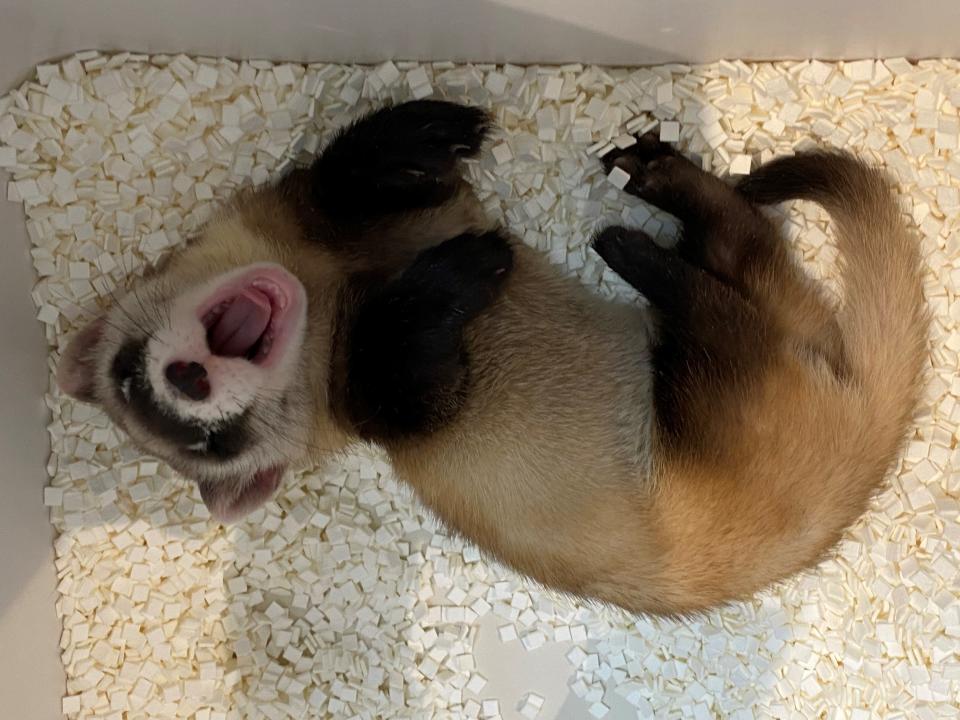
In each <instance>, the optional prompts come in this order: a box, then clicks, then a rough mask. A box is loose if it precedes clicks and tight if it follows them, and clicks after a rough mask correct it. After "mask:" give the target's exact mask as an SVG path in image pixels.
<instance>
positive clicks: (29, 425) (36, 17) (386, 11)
mask: <svg viewBox="0 0 960 720" xmlns="http://www.w3.org/2000/svg"><path fill="white" fill-rule="evenodd" d="M917 6H921V7H922V8H923V9H922V11H921V10H919V9H917ZM89 48H99V49H130V50H140V51H148V52H161V51H163V52H191V53H201V54H208V55H231V56H234V57H269V58H284V59H291V60H356V61H367V62H370V61H377V60H382V59H385V58H407V59H453V60H487V61H490V60H508V59H509V60H511V61H513V62H562V61H573V60H582V61H589V62H604V63H612V64H629V65H636V64H647V63H654V62H665V61H670V60H687V61H702V60H712V59H718V58H721V57H745V58H757V59H769V58H794V57H807V56H818V57H823V58H839V57H864V56H877V55H881V56H896V55H906V56H911V57H932V56H960V0H921V2H920V3H917V4H916V5H914V6H913V7H909V8H908V7H907V4H906V3H903V2H901V1H897V0H876V1H874V2H871V1H870V0H776V1H775V2H774V1H770V0H768V1H766V2H764V0H759V1H757V0H753V1H748V0H699V1H698V0H646V1H644V0H592V1H591V2H585V1H584V0H499V1H492V0H156V1H155V2H152V3H151V2H146V0H0V92H3V91H5V90H6V89H7V88H9V87H10V86H12V85H13V84H14V83H16V82H18V81H19V80H21V79H24V78H25V77H26V75H27V73H28V72H29V70H30V68H31V67H32V66H33V65H34V64H35V63H37V62H40V61H42V60H47V59H49V58H53V57H58V56H62V55H65V54H68V53H71V52H73V51H76V50H81V49H89ZM3 180H4V178H2V177H0V189H2V188H4V187H5V183H4V182H3ZM4 194H5V193H4ZM26 251H27V241H26V237H25V234H24V231H23V223H22V219H21V214H20V209H19V208H18V207H16V206H14V205H13V204H7V203H5V202H3V201H0V308H2V312H0V340H2V346H0V467H2V475H0V490H2V493H3V494H2V496H0V649H2V652H0V715H2V716H3V717H8V718H17V719H18V720H52V719H53V718H55V717H58V716H59V711H58V710H59V696H60V691H61V688H62V682H63V681H62V673H61V671H60V668H59V664H58V657H57V641H58V637H59V628H58V626H57V624H56V621H55V620H56V619H55V616H54V610H53V605H54V601H55V591H54V583H55V578H54V575H53V569H52V565H51V558H52V553H51V549H50V537H51V533H50V529H49V527H48V525H47V520H46V513H45V511H44V509H43V507H42V506H41V497H42V495H41V488H42V486H43V485H44V483H45V472H44V462H45V459H46V457H45V453H46V438H45V434H44V432H43V424H44V420H43V418H44V413H43V407H42V403H41V396H42V392H43V390H44V388H45V384H46V368H45V362H46V352H45V347H44V343H43V338H42V335H41V333H40V329H39V326H38V324H37V323H36V321H35V320H34V319H33V315H34V310H33V308H32V305H31V302H30V297H29V289H30V285H31V283H32V277H33V276H32V271H31V269H30V266H29V263H28V256H27V252H26Z"/></svg>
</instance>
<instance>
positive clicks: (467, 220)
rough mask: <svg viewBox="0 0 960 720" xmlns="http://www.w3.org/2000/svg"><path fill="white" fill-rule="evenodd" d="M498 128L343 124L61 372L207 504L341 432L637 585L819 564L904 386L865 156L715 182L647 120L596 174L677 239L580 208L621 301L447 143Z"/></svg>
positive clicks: (617, 598)
mask: <svg viewBox="0 0 960 720" xmlns="http://www.w3.org/2000/svg"><path fill="white" fill-rule="evenodd" d="M489 127H490V126H489V120H488V118H487V116H486V115H485V114H484V113H483V112H482V111H480V110H478V109H474V108H468V107H463V106H458V105H454V104H451V103H446V102H438V101H416V102H410V103H405V104H401V105H397V106H395V107H391V108H384V109H382V110H379V111H377V112H374V113H372V114H371V115H368V116H367V117H365V118H363V119H361V120H359V121H357V122H356V123H354V124H353V125H351V126H350V127H348V128H346V129H345V130H344V131H342V132H341V133H340V134H339V135H338V136H337V137H335V138H334V139H333V140H332V142H331V143H330V144H329V145H328V147H327V148H326V149H325V150H324V151H323V152H322V153H321V154H320V156H319V157H318V158H317V160H316V161H315V162H314V163H313V165H312V166H310V167H309V168H305V169H299V170H296V171H294V172H292V173H290V174H289V175H287V176H286V177H285V178H283V179H282V180H280V181H279V182H278V183H277V184H275V185H274V186H271V187H268V188H265V189H260V190H255V191H248V192H245V193H242V194H241V195H240V196H239V197H238V198H237V199H236V200H235V201H234V202H233V203H232V204H231V205H230V206H228V207H226V208H224V209H223V210H222V211H221V212H220V213H219V214H218V215H217V216H216V217H214V218H213V219H212V220H211V221H210V222H209V224H208V225H207V227H206V228H205V229H204V230H203V231H202V233H201V234H200V235H199V236H198V237H196V238H195V239H194V240H192V241H191V242H190V243H189V244H188V245H187V246H186V247H185V248H184V249H182V250H180V251H178V252H176V253H175V254H174V255H173V256H171V257H170V258H169V260H168V262H167V263H166V264H165V265H164V267H163V268H161V269H159V270H158V271H157V272H156V273H155V274H154V275H152V276H151V277H150V278H148V279H145V280H143V281H142V282H141V283H139V284H138V285H137V286H136V287H135V289H134V292H133V293H131V294H130V295H129V296H128V297H126V298H124V299H122V300H121V301H120V302H119V303H118V304H117V305H116V306H115V307H113V308H111V309H110V310H109V311H108V312H107V313H106V314H105V315H104V316H103V317H101V318H100V319H98V320H95V321H94V322H93V323H92V324H91V325H90V326H88V327H87V328H86V329H84V330H83V331H81V332H80V333H79V334H78V335H77V336H76V337H75V339H74V340H73V341H72V342H71V344H70V345H69V346H68V348H67V350H66V351H65V353H64V355H63V358H62V359H61V363H60V367H59V375H58V378H59V382H60V385H61V387H62V389H63V390H64V391H66V392H68V393H70V394H71V395H73V396H75V397H77V398H79V399H82V400H86V401H89V402H95V403H98V404H100V405H101V406H103V408H104V409H105V410H106V412H107V413H108V414H109V415H110V417H111V418H112V419H113V420H114V421H115V422H116V423H117V424H118V425H119V426H120V427H122V428H123V429H124V430H125V431H126V432H128V433H129V434H130V436H131V437H132V438H133V439H134V440H135V441H136V442H137V443H138V444H139V445H140V446H141V447H142V448H143V449H144V450H146V451H148V452H151V453H153V454H155V455H157V456H158V457H160V458H163V459H164V460H166V461H167V462H169V463H170V464H171V465H172V466H173V467H174V468H175V469H177V470H178V471H179V472H180V473H182V474H183V475H184V476H185V477H187V478H190V479H192V480H195V481H196V482H197V483H198V484H199V487H200V491H201V494H202V497H203V499H204V502H205V503H206V504H207V505H208V507H209V508H210V510H211V512H212V513H213V514H214V515H215V516H216V517H218V518H220V519H222V520H225V521H227V520H232V519H236V518H238V517H241V516H243V515H244V514H246V513H247V512H249V511H250V510H251V509H253V508H255V507H257V506H259V505H260V504H262V503H263V502H265V501H267V500H268V499H269V498H270V497H271V496H272V495H273V493H274V491H275V490H276V488H277V487H278V485H279V483H280V482H281V481H282V478H283V475H284V473H285V471H286V469H287V468H290V467H296V466H300V465H304V464H307V463H310V462H314V461H319V460H323V459H326V458H329V457H331V456H332V455H334V454H335V453H337V452H338V451H340V450H342V449H344V448H345V447H347V446H348V445H349V444H350V443H351V442H354V441H356V440H358V439H360V440H365V441H370V442H373V443H377V444H379V445H381V446H382V447H383V448H385V449H386V451H387V452H388V453H389V455H390V458H391V460H392V462H393V464H394V467H395V469H396V472H397V475H398V476H399V477H400V478H401V479H402V480H404V481H405V482H407V483H408V484H409V485H410V486H411V487H412V488H413V489H414V490H415V492H416V494H417V495H418V497H419V498H420V500H422V501H423V502H424V503H425V504H426V505H427V506H428V507H429V508H431V509H432V510H433V511H434V512H435V513H436V515H437V516H438V517H439V518H440V519H441V520H442V521H443V522H444V523H445V524H446V525H447V526H448V527H449V529H450V530H451V531H453V532H456V533H459V534H461V535H463V536H465V537H466V538H468V539H470V540H471V541H473V542H474V543H476V544H477V545H478V546H479V547H480V548H482V549H483V550H484V551H485V552H487V553H489V554H490V555H491V556H494V557H496V558H498V559H499V560H501V561H503V562H504V563H506V564H508V565H510V566H512V567H513V568H515V569H517V570H518V571H520V572H522V573H524V574H526V575H528V576H530V577H532V578H534V579H536V580H538V581H539V582H542V583H544V584H545V585H548V586H550V587H553V588H556V589H560V590H564V591H567V592H570V593H574V594H577V595H580V596H584V597H589V598H593V599H597V600H601V601H604V602H609V603H613V604H617V605H619V606H621V607H624V608H626V609H628V610H631V611H637V612H650V613H662V614H680V613H686V612H693V611H697V610H702V609H705V608H708V607H711V606H714V605H717V604H719V603H723V602H726V601H729V600H733V599H738V598H744V597H747V596H749V595H751V594H753V593H754V592H756V591H757V590H759V589H761V588H763V587H765V586H767V585H769V584H770V583H773V582H775V581H777V580H780V579H783V578H785V577H787V576H789V575H791V574H792V573H795V572H797V571H799V570H802V569H804V568H807V567H810V566H811V565H813V564H815V563H816V562H818V561H819V559H820V558H821V557H822V556H823V554H824V552H826V551H827V550H828V549H829V548H830V547H832V546H833V545H834V544H835V542H836V541H837V540H838V539H839V538H840V536H841V534H842V533H843V531H844V530H845V528H847V527H848V526H849V525H850V524H851V523H852V522H854V521H855V520H856V519H857V518H858V517H859V516H860V514H861V513H862V512H863V511H864V509H865V508H866V504H867V501H868V500H869V498H870V497H871V495H872V493H873V492H874V491H875V490H876V489H877V488H878V487H879V486H880V484H881V483H882V481H883V479H884V476H885V474H886V473H887V472H888V470H889V469H890V468H891V466H892V464H893V463H894V461H895V460H896V457H897V453H898V451H899V448H900V446H901V443H902V441H903V439H904V436H905V432H906V429H907V426H908V425H909V423H910V419H911V416H912V412H913V410H914V407H915V405H916V403H917V399H918V394H919V384H920V377H921V373H922V367H923V357H924V346H925V340H926V331H927V317H926V312H925V306H924V303H923V299H922V293H921V280H920V269H919V268H920V258H919V250H918V242H917V240H916V238H915V237H914V236H913V235H912V233H911V232H910V231H909V230H908V229H907V227H905V225H904V223H903V221H902V219H901V217H900V212H899V209H898V207H897V204H896V202H895V200H894V198H893V195H892V193H891V190H890V188H889V187H888V185H887V181H886V178H885V177H884V176H883V175H882V174H881V173H879V172H878V171H876V170H874V169H871V168H869V167H867V166H865V165H863V164H862V163H860V162H859V161H857V160H855V159H854V158H853V157H851V156H849V155H846V154H841V153H826V152H818V153H808V154H801V155H797V156H795V157H790V158H782V159H779V160H775V161H773V162H771V163H769V164H768V165H765V166H763V167H761V168H760V169H759V170H758V171H757V172H755V173H753V174H752V175H750V176H749V177H748V178H747V179H745V180H744V181H742V182H741V183H740V184H739V185H737V186H736V187H733V186H730V185H728V184H726V183H724V182H723V181H721V180H720V179H718V178H716V177H713V176H711V175H709V174H707V173H704V172H702V171H701V170H699V169H698V168H696V167H695V166H694V165H693V164H692V163H690V162H689V161H688V160H686V159H685V158H684V157H682V156H681V155H679V154H678V153H677V152H676V151H674V150H673V149H672V148H670V147H669V146H667V145H665V144H663V143H661V142H660V141H659V140H658V139H657V138H656V137H653V136H649V135H647V136H642V137H640V138H638V141H637V143H636V144H634V145H632V146H630V147H628V148H625V149H622V150H616V151H614V152H612V153H610V154H608V155H607V156H605V158H604V163H605V164H606V166H607V168H606V169H607V170H608V171H612V170H614V169H615V168H616V169H618V170H619V173H618V174H619V175H620V177H621V178H623V175H624V174H626V175H627V176H629V177H628V178H627V179H624V182H625V188H624V189H625V191H626V192H629V193H632V194H635V195H637V196H639V197H641V198H643V199H644V200H646V201H649V202H651V203H653V204H655V205H657V206H659V207H661V208H663V209H664V210H666V211H668V212H670V213H672V214H673V215H675V216H676V217H677V218H679V220H680V221H681V222H682V224H683V233H682V237H681V240H680V242H679V243H678V245H677V247H676V248H675V249H671V250H665V249H663V248H661V247H659V246H658V245H656V244H654V243H653V242H652V241H651V239H650V238H649V237H647V236H646V235H644V233H643V232H642V231H639V230H636V229H631V228H624V227H616V226H615V227H609V228H606V229H605V230H603V231H602V232H600V233H598V235H597V236H596V238H594V248H595V250H596V251H597V252H598V253H599V254H600V256H601V257H602V258H603V259H604V261H605V262H606V263H607V264H608V265H609V267H610V268H611V269H612V270H613V271H615V272H616V273H617V274H618V275H620V276H621V277H622V278H623V279H624V280H625V281H627V282H628V283H629V284H630V285H632V286H633V287H634V288H635V289H636V290H637V291H638V292H639V293H641V294H642V295H643V296H644V297H645V298H646V299H647V301H648V303H646V304H642V305H640V304H636V305H623V304H614V303H610V302H607V301H605V300H603V299H601V298H599V297H597V296H595V295H594V294H592V293H591V292H589V291H588V290H587V289H585V288H583V287H581V286H580V285H579V284H578V283H577V282H576V281H574V280H571V279H567V278H563V277H561V276H560V275H559V273H557V272H556V271H555V270H554V269H553V268H551V266H550V265H549V264H548V262H547V260H546V258H544V257H542V256H541V255H540V254H539V253H537V252H536V251H534V250H532V249H530V248H528V247H525V246H524V245H522V244H520V243H518V242H516V241H514V240H513V239H512V238H511V237H510V235H509V233H508V232H506V231H505V230H503V229H502V228H500V227H498V226H497V223H496V222H495V221H494V220H491V219H489V218H487V217H485V216H484V213H483V212H482V211H481V208H480V206H479V203H478V201H477V199H476V197H475V196H474V194H473V191H472V189H471V187H470V186H469V184H468V183H466V181H465V180H464V179H463V178H462V175H461V170H462V168H461V159H462V158H465V157H472V156H475V155H477V154H478V153H479V152H480V151H481V147H482V145H483V141H484V139H485V137H486V135H487V132H488V130H489ZM793 198H801V199H807V200H813V201H816V202H818V203H820V204H822V205H823V206H824V207H825V208H826V209H827V210H828V211H829V212H830V213H831V215H832V216H833V218H834V220H835V221H836V223H837V234H838V250H839V252H840V255H841V258H842V280H843V288H844V295H845V298H844V304H843V306H842V307H841V308H839V309H838V308H835V307H833V305H832V304H831V303H830V302H829V301H828V300H827V299H826V297H825V295H824V293H823V292H822V289H821V288H820V286H819V285H818V284H817V283H816V282H814V281H813V280H812V279H811V278H810V277H808V276H807V275H806V274H805V273H804V272H803V271H802V269H801V268H800V266H799V264H798V263H797V261H796V260H795V259H794V257H793V256H792V255H791V253H790V251H789V248H788V246H787V245H786V242H785V241H784V239H783V238H781V237H780V236H779V235H778V233H777V231H776V229H775V228H774V226H773V225H772V224H771V222H770V221H769V220H768V219H767V217H766V216H765V215H764V214H763V213H762V212H761V210H760V207H761V206H762V205H766V204H771V203H779V202H782V201H785V200H789V199H793ZM585 380H587V382H585Z"/></svg>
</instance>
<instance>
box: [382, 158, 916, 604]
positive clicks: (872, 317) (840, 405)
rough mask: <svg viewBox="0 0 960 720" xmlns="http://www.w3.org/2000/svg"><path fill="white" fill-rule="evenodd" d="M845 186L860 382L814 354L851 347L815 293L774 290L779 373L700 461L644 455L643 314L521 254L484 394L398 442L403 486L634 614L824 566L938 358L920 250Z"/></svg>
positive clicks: (720, 401)
mask: <svg viewBox="0 0 960 720" xmlns="http://www.w3.org/2000/svg"><path fill="white" fill-rule="evenodd" d="M849 191H850V193H851V194H850V195H849V196H847V197H837V198H824V200H826V201H827V204H828V207H829V209H830V210H831V211H832V212H833V213H834V215H835V217H836V219H837V220H838V222H839V237H840V240H839V242H840V248H839V249H840V252H841V254H842V256H843V258H844V262H845V269H844V274H843V277H844V281H845V286H846V298H847V301H846V307H845V309H844V310H843V311H842V312H841V313H840V315H839V328H840V331H841V333H842V337H843V341H844V349H845V357H846V360H845V362H847V363H849V365H850V373H851V377H850V381H849V382H842V381H841V380H839V379H838V378H837V376H836V375H834V374H833V373H832V372H830V371H829V368H826V367H824V366H823V365H822V361H821V359H820V358H818V357H815V356H811V355H810V354H809V353H808V352H807V351H806V348H807V345H808V343H809V341H810V338H811V337H815V338H821V339H822V338H823V337H826V338H827V339H828V341H829V342H831V343H835V342H837V337H836V333H835V332H834V330H833V328H835V327H838V325H837V319H835V317H834V316H833V315H832V314H830V313H829V312H828V311H827V309H826V306H825V305H824V304H823V301H822V299H821V298H820V295H819V292H818V289H817V288H816V287H815V286H814V285H813V284H812V283H811V282H810V281H809V280H807V279H806V278H805V277H803V276H799V275H798V276H796V281H795V282H794V283H792V284H788V286H787V287H786V291H787V294H786V296H784V295H783V293H784V290H785V287H784V284H782V283H781V284H776V283H769V284H766V285H764V284H762V283H760V284H758V285H757V286H756V287H757V291H758V293H760V294H761V296H762V297H763V298H764V299H765V300H766V301H768V302H770V303H771V304H773V305H775V307H776V308H782V310H780V311H778V314H777V317H778V318H780V321H781V325H782V327H783V328H784V329H785V330H787V331H788V332H787V334H786V335H785V338H784V340H783V341H782V344H781V346H780V347H779V349H778V351H777V354H776V358H775V360H774V362H772V363H771V364H770V366H769V367H767V368H766V369H765V370H764V372H763V374H762V375H760V376H758V377H756V378H755V379H754V380H753V381H752V382H751V383H750V387H749V388H748V389H746V390H744V391H743V392H742V394H740V395H739V396H737V397H733V398H731V397H724V392H723V389H722V388H718V389H717V394H716V396H715V397H712V398H709V397H708V398H705V401H704V403H703V406H702V408H701V411H702V412H703V413H705V414H706V415H705V417H706V418H707V425H708V427H709V428H711V430H712V432H711V434H710V435H709V436H708V443H709V447H705V448H702V452H701V453H700V454H699V457H690V456H680V457H671V456H670V455H669V454H668V453H667V452H666V451H665V450H664V449H663V448H660V447H658V446H657V444H656V442H655V441H654V444H653V447H652V449H648V448H647V446H646V442H647V439H646V434H647V433H648V432H649V431H650V424H651V422H652V419H651V418H645V417H643V412H642V408H646V407H649V401H648V400H645V398H646V397H648V392H649V388H647V387H646V382H645V381H644V373H643V372H641V371H640V369H639V368H638V367H636V366H631V364H632V362H633V363H638V362H641V361H640V354H639V353H638V352H637V348H641V347H642V346H643V344H644V343H643V338H642V334H643V332H644V331H643V325H644V320H643V318H642V317H641V315H640V313H638V312H636V311H632V310H631V309H628V308H614V307H612V306H609V305H601V304H599V303H594V302H592V301H590V300H588V299H586V298H583V296H582V295H581V294H578V293H576V292H574V291H572V290H571V289H570V288H566V287H563V288H562V287H560V285H561V282H560V281H558V280H555V279H552V278H551V277H546V276H545V273H544V272H543V269H542V261H541V260H540V259H539V258H536V257H531V256H530V255H529V254H528V253H526V252H524V253H521V257H520V258H519V262H518V267H517V268H516V270H515V275H514V277H513V278H512V279H511V281H510V284H509V286H508V288H507V291H506V293H505V297H504V298H503V300H502V301H501V302H500V303H499V304H498V305H497V306H496V307H495V308H494V309H493V310H492V311H491V312H490V314H489V315H488V316H487V317H486V318H485V319H484V320H483V322H481V323H478V326H477V328H476V329H475V332H474V333H473V338H474V339H473V345H472V348H471V349H472V352H473V353H474V357H475V358H476V363H477V370H476V376H477V381H476V392H474V393H473V394H472V395H471V400H470V402H469V404H468V406H467V407H466V408H465V409H464V410H463V412H462V414H461V415H460V417H459V418H458V420H457V421H456V422H455V423H454V424H453V425H452V426H451V427H449V428H447V429H445V430H443V431H441V432H439V433H437V434H436V435H435V436H434V437H432V438H431V439H429V440H427V441H424V442H421V443H417V444H415V445H410V446H402V447H398V448H395V449H392V455H393V458H394V461H395V462H396V464H397V468H398V471H399V473H400V475H401V476H402V477H404V478H405V479H407V480H408V481H409V482H410V483H411V484H412V485H413V486H414V488H415V489H416V490H417V492H418V494H419V495H420V497H421V498H422V499H423V500H424V501H425V502H426V504H427V505H429V506H430V507H432V508H433V509H434V510H435V511H436V512H437V514H438V515H439V516H440V517H441V518H443V519H444V520H446V521H447V522H448V523H449V524H450V525H451V526H452V527H453V528H455V529H457V530H459V531H460V532H462V533H463V534H464V535H466V536H467V537H469V538H470V539H471V540H473V541H474V542H476V543H477V544H478V545H479V546H481V547H483V548H486V549H488V550H489V551H491V552H492V553H493V554H494V555H496V556H497V557H499V558H500V559H502V560H504V561H505V562H507V563H508V564H510V565H512V566H514V567H516V568H517V569H519V570H521V571H522V572H524V573H526V574H528V575H530V576H532V577H534V578H536V579H537V580H539V581H541V582H543V583H544V584H546V585H550V586H554V587H559V588H563V589H566V590H569V591H571V592H575V593H578V594H582V595H586V596H589V597H593V598H599V599H601V600H605V601H608V602H612V603H615V604H617V605H620V606H622V607H625V608H627V609H629V610H634V611H643V612H654V613H667V614H677V613H686V612H691V611H697V610H701V609H704V608H708V607H711V606H714V605H716V604H718V603H722V602H726V601H729V600H733V599H739V598H745V597H747V596H749V595H751V594H753V593H754V592H756V591H757V590H758V589H760V588H763V587H764V586H767V585H769V584H770V583H772V582H775V581H777V580H780V579H782V578H784V577H787V576H789V575H790V574H793V573H795V572H797V571H799V570H801V569H804V568H806V567H809V566H810V565H812V564H814V563H816V562H817V561H819V559H820V558H821V557H822V555H823V553H824V552H825V551H827V550H828V549H829V548H830V547H831V546H832V545H833V544H834V543H835V542H836V541H837V540H838V539H839V538H840V536H841V534H842V532H843V531H844V529H845V528H846V527H848V526H849V525H850V524H851V523H852V522H853V521H855V520H856V519H857V518H858V517H859V516H860V515H861V514H862V513H863V511H864V510H865V508H866V503H867V501H868V499H869V498H870V496H871V494H872V493H873V492H874V491H875V489H876V488H877V487H878V486H879V484H880V482H881V481H882V479H883V478H884V476H885V474H886V472H887V471H888V470H889V468H890V467H891V465H892V464H893V462H894V461H895V459H896V454H897V452H898V450H899V447H900V444H901V441H902V439H903V436H904V429H905V427H906V426H907V425H908V424H909V422H910V418H911V414H912V411H913V409H914V406H915V403H916V398H917V396H918V393H919V382H920V374H921V369H922V365H923V357H924V355H925V349H924V341H925V337H926V327H927V321H926V315H925V311H924V305H923V301H922V297H921V282H920V277H919V256H918V248H917V240H916V238H915V237H914V236H913V235H912V233H910V232H909V231H908V230H907V229H906V228H905V227H904V225H903V221H902V220H901V218H900V217H899V212H898V210H897V207H896V205H895V203H894V201H893V200H892V198H891V197H890V194H889V191H888V190H887V188H886V186H885V184H884V182H883V179H882V177H880V176H879V175H877V174H872V173H871V174H866V175H863V176H857V177H852V178H850V184H849ZM571 298H576V299H575V300H574V299H571ZM807 310H809V311H810V313H809V314H807V312H805V311H807ZM594 379H596V380H594ZM710 400H715V401H717V402H715V403H713V404H711V403H710V402H709V401H710ZM633 403H636V404H633ZM631 408H632V409H633V413H631ZM631 430H632V431H633V432H631ZM647 452H652V455H651V456H648V455H647ZM651 457H652V458H655V460H654V467H653V473H652V475H651V476H649V477H648V475H647V462H649V461H650V458H651Z"/></svg>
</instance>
